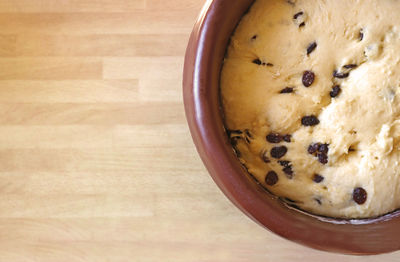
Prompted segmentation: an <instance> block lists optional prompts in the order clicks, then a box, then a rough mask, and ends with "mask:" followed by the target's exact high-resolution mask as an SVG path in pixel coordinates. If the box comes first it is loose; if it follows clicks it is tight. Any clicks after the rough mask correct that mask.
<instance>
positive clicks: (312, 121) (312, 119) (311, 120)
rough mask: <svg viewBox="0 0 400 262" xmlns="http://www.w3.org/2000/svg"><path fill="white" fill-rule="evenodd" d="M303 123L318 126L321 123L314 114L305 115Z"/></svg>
mask: <svg viewBox="0 0 400 262" xmlns="http://www.w3.org/2000/svg"><path fill="white" fill-rule="evenodd" d="M301 124H302V125H303V126H316V125H318V124H319V120H318V118H317V117H316V116H314V115H310V116H305V117H303V118H302V119H301Z"/></svg>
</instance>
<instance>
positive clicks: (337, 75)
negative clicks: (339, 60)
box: [333, 70, 350, 79]
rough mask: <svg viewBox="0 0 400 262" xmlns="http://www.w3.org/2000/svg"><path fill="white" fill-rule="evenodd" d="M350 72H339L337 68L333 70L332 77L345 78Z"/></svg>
mask: <svg viewBox="0 0 400 262" xmlns="http://www.w3.org/2000/svg"><path fill="white" fill-rule="evenodd" d="M349 75H350V73H341V72H338V71H337V70H335V71H333V77H336V78H339V79H343V78H347V77H349Z"/></svg>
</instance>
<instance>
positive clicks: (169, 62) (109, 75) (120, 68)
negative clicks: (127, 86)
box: [103, 57, 183, 82]
mask: <svg viewBox="0 0 400 262" xmlns="http://www.w3.org/2000/svg"><path fill="white" fill-rule="evenodd" d="M182 65H183V59H182V57H158V59H156V60H155V59H153V58H151V57H133V58H126V57H123V58H114V57H112V58H105V59H104V68H103V70H104V73H103V75H104V78H105V79H137V78H143V79H147V80H153V79H155V80H156V81H157V80H158V79H177V78H178V79H180V78H181V74H182ZM155 72H157V77H154V74H155ZM177 82H178V81H177Z"/></svg>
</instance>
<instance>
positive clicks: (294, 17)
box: [293, 11, 304, 19]
mask: <svg viewBox="0 0 400 262" xmlns="http://www.w3.org/2000/svg"><path fill="white" fill-rule="evenodd" d="M303 14H304V12H303V11H300V12H298V13H296V14H295V15H294V16H293V19H297V18H298V17H299V16H301V15H303Z"/></svg>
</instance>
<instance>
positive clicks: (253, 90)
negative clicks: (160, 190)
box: [184, 0, 400, 254]
mask: <svg viewBox="0 0 400 262" xmlns="http://www.w3.org/2000/svg"><path fill="white" fill-rule="evenodd" d="M249 8H250V9H249ZM396 8H400V4H397V2H396V1H391V0H385V1H363V2H361V1H310V0H308V1H307V0H304V1H284V0H282V1H272V0H258V1H255V3H253V1H234V2H231V1H222V0H221V1H211V2H209V3H208V5H207V6H206V7H205V9H204V10H203V12H202V14H201V16H200V19H199V21H198V23H197V24H196V26H195V29H194V31H193V33H192V36H191V40H190V42H189V46H188V49H187V54H186V60H185V71H184V99H185V109H186V114H187V118H188V123H189V126H190V128H191V132H192V136H193V139H194V141H195V144H196V146H197V149H198V151H199V153H200V156H201V157H202V159H203V161H204V163H205V165H206V166H207V168H208V170H209V172H210V174H211V175H212V177H213V178H214V180H215V181H216V183H217V184H218V185H219V186H220V188H221V189H222V191H223V192H224V193H225V194H226V195H227V196H228V198H230V199H231V200H232V202H233V203H235V204H236V205H237V206H238V207H239V208H240V209H241V210H243V211H244V212H245V213H246V214H248V215H249V216H250V217H251V218H253V219H254V220H255V221H257V222H258V223H260V224H262V225H263V226H265V227H267V228H268V229H270V230H272V231H273V232H275V233H277V234H279V235H281V236H283V237H286V238H288V239H291V240H294V241H297V242H300V243H303V244H305V245H308V246H311V247H314V248H318V249H322V250H329V251H335V252H342V253H352V254H375V253H382V252H389V251H394V250H397V249H399V246H400V245H399V244H397V243H398V240H399V237H398V233H399V232H400V225H399V223H400V221H399V218H398V212H395V210H396V209H397V208H398V207H399V206H398V204H399V202H398V201H399V197H396V194H397V190H398V186H397V183H398V179H397V170H396V169H397V168H396V167H397V157H398V155H397V143H398V142H397V133H396V132H397V122H396V120H397V119H396V110H397V103H396V91H397V90H396V87H397V82H396V81H397V79H396V74H397V73H396V72H397V71H398V69H397V63H398V58H397V57H396V55H395V54H396V50H397V48H399V47H398V43H399V41H398V27H397V24H400V23H398V21H400V19H397V18H396V14H395V13H396V12H393V10H395V9H396ZM235 29H236V30H235ZM229 40H230V41H229ZM226 50H227V52H226ZM269 192H270V193H272V194H270V193H269ZM293 207H294V208H293ZM304 211H305V212H304ZM385 214H387V215H385Z"/></svg>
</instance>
